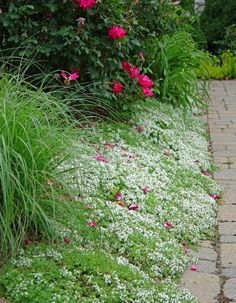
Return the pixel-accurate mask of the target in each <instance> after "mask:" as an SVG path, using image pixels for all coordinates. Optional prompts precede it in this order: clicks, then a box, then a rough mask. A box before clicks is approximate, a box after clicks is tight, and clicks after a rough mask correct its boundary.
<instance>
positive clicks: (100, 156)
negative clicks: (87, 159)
mask: <svg viewBox="0 0 236 303" xmlns="http://www.w3.org/2000/svg"><path fill="white" fill-rule="evenodd" d="M95 159H96V160H97V161H99V162H105V163H107V162H108V161H107V159H106V158H105V157H103V156H102V155H96V156H95Z"/></svg>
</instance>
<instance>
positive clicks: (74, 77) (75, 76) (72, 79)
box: [68, 72, 79, 81]
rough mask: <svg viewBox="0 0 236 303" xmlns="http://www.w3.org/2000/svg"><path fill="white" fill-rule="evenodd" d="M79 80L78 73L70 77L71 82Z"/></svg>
mask: <svg viewBox="0 0 236 303" xmlns="http://www.w3.org/2000/svg"><path fill="white" fill-rule="evenodd" d="M78 78H79V74H78V72H73V73H71V74H70V75H69V77H68V80H69V81H75V80H77V79H78Z"/></svg>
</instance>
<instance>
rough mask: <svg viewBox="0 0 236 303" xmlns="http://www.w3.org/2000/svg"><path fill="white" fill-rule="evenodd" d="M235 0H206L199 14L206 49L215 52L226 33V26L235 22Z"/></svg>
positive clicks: (219, 48) (218, 49) (219, 47)
mask: <svg viewBox="0 0 236 303" xmlns="http://www.w3.org/2000/svg"><path fill="white" fill-rule="evenodd" d="M235 11H236V1H235V0H206V6H205V9H204V11H203V13H202V15H201V28H202V30H203V32H204V33H205V36H206V39H207V44H208V49H209V50H210V51H211V52H217V51H220V50H221V49H222V47H221V46H220V45H219V42H221V41H222V40H223V39H224V37H225V34H226V28H227V27H228V26H230V25H232V24H236V14H235Z"/></svg>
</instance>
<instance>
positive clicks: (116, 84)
mask: <svg viewBox="0 0 236 303" xmlns="http://www.w3.org/2000/svg"><path fill="white" fill-rule="evenodd" d="M123 87H124V85H123V84H122V83H121V82H120V81H117V80H115V81H114V82H113V86H112V92H113V93H114V94H120V93H121V92H122V89H123Z"/></svg>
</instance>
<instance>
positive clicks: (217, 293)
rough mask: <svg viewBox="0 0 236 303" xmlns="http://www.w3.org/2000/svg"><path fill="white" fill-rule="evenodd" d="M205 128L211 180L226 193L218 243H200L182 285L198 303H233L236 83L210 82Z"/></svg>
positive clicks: (235, 291) (235, 294)
mask: <svg viewBox="0 0 236 303" xmlns="http://www.w3.org/2000/svg"><path fill="white" fill-rule="evenodd" d="M210 95H211V99H212V102H211V104H210V107H209V112H208V124H209V130H210V137H211V143H212V149H213V157H214V161H215V164H216V166H218V167H219V168H220V170H219V171H218V172H216V173H215V174H214V178H215V179H216V180H217V182H218V183H219V184H221V185H222V186H223V187H224V188H225V190H226V192H225V195H224V200H225V203H224V205H222V206H220V208H219V214H218V220H219V225H218V239H216V240H215V242H214V243H210V242H204V243H203V244H202V248H201V249H200V250H199V252H198V253H193V254H194V255H195V256H197V257H199V260H200V261H199V265H198V271H197V272H194V273H193V272H187V273H186V274H185V275H184V277H183V280H182V285H183V286H184V287H185V288H187V289H189V290H190V291H191V292H192V293H193V294H194V295H195V296H196V297H197V298H198V299H199V302H200V303H226V302H235V303H236V81H229V80H228V81H214V82H213V83H212V85H211V90H210Z"/></svg>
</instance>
